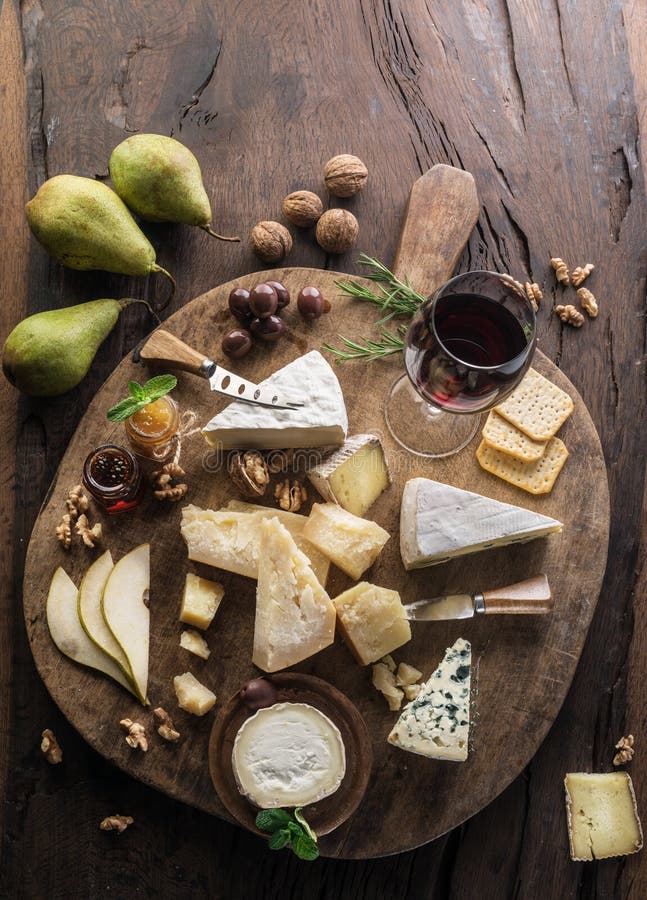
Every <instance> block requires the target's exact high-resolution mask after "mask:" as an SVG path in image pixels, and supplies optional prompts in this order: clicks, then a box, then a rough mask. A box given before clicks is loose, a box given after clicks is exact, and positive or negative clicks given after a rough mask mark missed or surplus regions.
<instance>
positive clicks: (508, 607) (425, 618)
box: [404, 575, 554, 622]
mask: <svg viewBox="0 0 647 900" xmlns="http://www.w3.org/2000/svg"><path fill="white" fill-rule="evenodd" d="M553 606H554V601H553V595H552V593H551V590H550V585H549V584H548V579H547V578H546V576H545V575H534V576H533V577H532V578H526V580H525V581H519V582H517V583H516V584H509V585H506V586H505V587H500V588H494V590H491V591H482V592H481V593H476V594H446V595H444V596H442V597H434V598H433V599H432V600H416V601H415V602H414V603H406V604H405V605H404V611H405V615H406V617H407V619H410V620H411V621H412V622H440V621H444V620H446V619H469V618H471V617H472V616H475V615H486V616H487V615H492V614H495V613H515V614H517V615H529V614H531V615H538V614H544V613H549V612H550V611H551V610H552V609H553Z"/></svg>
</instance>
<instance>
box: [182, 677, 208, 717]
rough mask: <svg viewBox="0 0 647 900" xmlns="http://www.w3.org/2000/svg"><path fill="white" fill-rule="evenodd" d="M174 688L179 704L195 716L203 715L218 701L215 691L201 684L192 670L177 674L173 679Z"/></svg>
mask: <svg viewBox="0 0 647 900" xmlns="http://www.w3.org/2000/svg"><path fill="white" fill-rule="evenodd" d="M173 688H174V690H175V694H176V696H177V703H178V706H179V707H180V708H181V709H185V710H186V711H187V712H190V713H193V715H194V716H203V715H204V714H205V713H207V712H209V710H210V709H211V707H212V706H213V705H214V703H215V702H216V695H215V694H214V693H213V691H210V690H209V688H208V687H205V686H204V685H203V684H201V683H200V682H199V681H198V679H197V678H195V677H194V676H193V675H192V674H191V673H190V672H185V673H184V674H183V675H176V676H175V678H174V679H173Z"/></svg>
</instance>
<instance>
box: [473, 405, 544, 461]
mask: <svg viewBox="0 0 647 900" xmlns="http://www.w3.org/2000/svg"><path fill="white" fill-rule="evenodd" d="M483 440H484V441H485V443H486V444H487V445H488V447H492V449H493V450H500V451H501V453H507V455H508V456H512V457H514V458H515V459H520V460H521V461H522V462H536V461H537V460H538V459H539V458H540V457H541V456H543V454H544V450H545V449H546V444H547V443H548V442H547V441H533V439H532V438H529V437H528V435H527V434H524V432H523V431H521V430H520V429H519V428H517V427H516V425H513V424H512V423H511V422H508V420H507V419H504V418H503V416H500V415H499V414H498V412H495V410H493V409H491V410H490V415H489V416H488V417H487V420H486V422H485V426H484V428H483Z"/></svg>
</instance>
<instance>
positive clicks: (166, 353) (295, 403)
mask: <svg viewBox="0 0 647 900" xmlns="http://www.w3.org/2000/svg"><path fill="white" fill-rule="evenodd" d="M138 358H139V359H142V360H144V362H157V363H162V364H163V365H165V366H167V367H168V368H170V369H181V370H182V371H183V372H190V373H191V374H192V375H199V376H200V377H202V378H206V379H207V381H208V382H209V387H210V388H211V390H212V391H216V392H217V393H219V394H224V395H225V396H227V397H231V398H233V399H234V400H242V401H243V402H245V403H253V404H255V405H256V406H271V407H274V408H275V409H296V408H298V407H300V406H304V405H305V404H304V403H303V401H301V400H296V399H294V400H291V399H290V398H289V397H285V396H284V395H283V394H281V393H280V392H279V393H277V392H276V390H275V389H274V388H272V387H259V385H257V384H253V382H251V381H247V379H245V378H241V377H240V375H235V374H234V373H233V372H229V371H228V370H227V369H225V368H223V367H222V366H219V365H218V364H217V363H215V362H214V361H213V360H212V359H209V357H208V356H205V355H204V353H199V352H198V351H197V350H194V349H193V347H189V345H188V344H185V343H184V341H181V340H180V339H179V338H176V337H175V335H172V334H169V332H168V331H164V330H163V329H161V328H158V329H157V331H154V332H153V333H152V334H151V336H150V337H149V338H148V340H147V341H146V343H145V344H144V345H143V346H142V347H140V349H139V353H138Z"/></svg>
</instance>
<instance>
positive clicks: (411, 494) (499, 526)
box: [400, 478, 562, 569]
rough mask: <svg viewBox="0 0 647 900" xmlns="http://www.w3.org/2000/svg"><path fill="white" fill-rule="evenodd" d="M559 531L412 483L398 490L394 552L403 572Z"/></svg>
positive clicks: (521, 514) (444, 487)
mask: <svg viewBox="0 0 647 900" xmlns="http://www.w3.org/2000/svg"><path fill="white" fill-rule="evenodd" d="M561 530H562V523H561V522H558V521H557V519H551V518H550V517H549V516H542V515H540V514H539V513H535V512H531V511H530V510H528V509H522V508H521V507H520V506H512V504H510V503H501V502H500V501H499V500H491V499H490V498H489V497H483V496H481V494H475V493H472V491H463V490H461V489H460V488H456V487H452V486H451V485H449V484H443V483H442V482H440V481H431V480H430V479H429V478H412V479H411V480H410V481H407V483H406V484H405V486H404V493H403V495H402V506H401V508H400V552H401V554H402V562H403V563H404V567H405V569H418V568H421V567H422V566H434V565H437V564H438V563H442V562H447V560H448V559H453V558H454V557H456V556H464V555H466V554H468V553H476V552H478V551H479V550H487V549H489V548H490V547H503V546H505V545H506V544H513V543H517V542H519V543H522V542H525V541H532V540H534V539H535V538H539V537H544V536H545V535H547V534H552V533H553V532H557V531H561Z"/></svg>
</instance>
